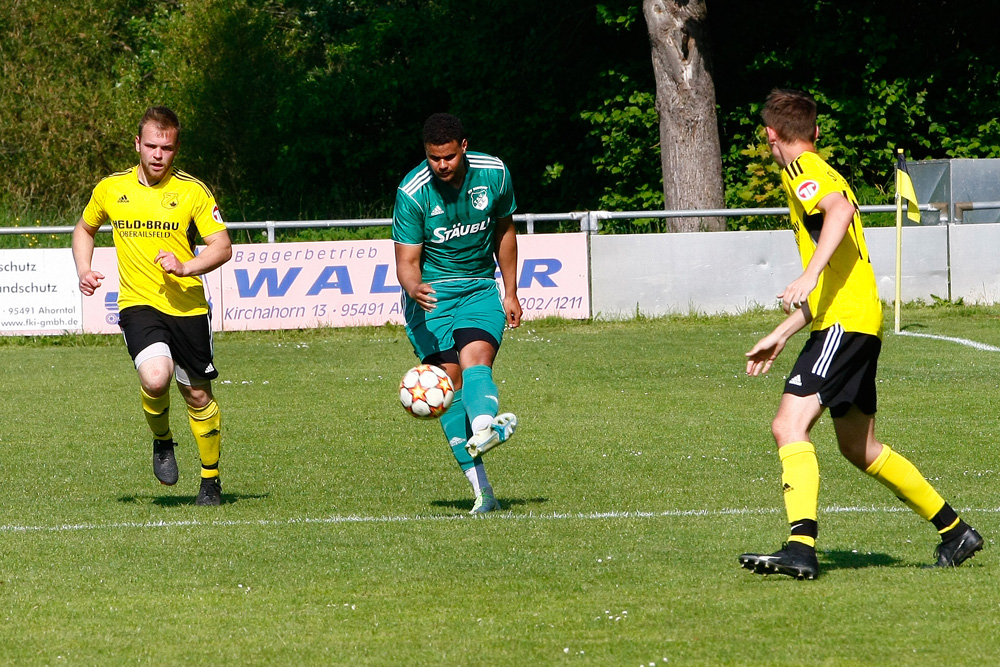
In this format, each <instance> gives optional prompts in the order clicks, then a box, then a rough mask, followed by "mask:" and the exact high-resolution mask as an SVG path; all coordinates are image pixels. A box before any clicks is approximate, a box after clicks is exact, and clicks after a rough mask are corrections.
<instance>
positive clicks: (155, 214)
mask: <svg viewBox="0 0 1000 667" xmlns="http://www.w3.org/2000/svg"><path fill="white" fill-rule="evenodd" d="M179 134H180V122H179V121H178V119H177V115H176V114H175V113H174V112H173V111H171V110H170V109H168V108H166V107H151V108H149V109H148V110H147V111H146V113H145V114H144V115H143V117H142V120H141V121H140V122H139V133H138V134H137V135H136V137H135V150H136V152H137V153H138V154H139V164H138V165H137V166H135V167H132V168H131V169H129V170H127V171H123V172H118V173H115V174H112V175H111V176H108V177H107V178H105V179H104V180H102V181H101V182H100V183H98V184H97V186H96V187H95V188H94V191H93V194H92V195H91V198H90V202H89V203H88V204H87V207H86V208H85V209H84V211H83V215H82V216H81V217H80V220H79V222H77V223H76V227H75V229H74V230H73V259H74V260H75V261H76V269H77V274H78V275H79V277H80V292H81V293H83V294H84V295H85V296H91V295H93V294H94V292H95V291H96V290H97V289H99V288H100V286H101V280H103V279H104V276H103V275H101V274H100V273H99V272H97V271H94V270H93V268H92V267H91V262H92V260H93V255H94V237H95V235H96V234H97V231H98V228H99V227H100V226H101V225H102V224H103V223H106V222H107V223H110V224H111V226H112V228H113V232H114V242H115V251H116V253H117V256H118V273H119V277H120V281H121V287H120V291H119V296H118V307H119V310H120V320H119V325H120V326H121V330H122V334H123V335H124V337H125V343H126V345H127V346H128V351H129V354H130V355H131V356H132V360H133V361H134V362H135V368H136V370H137V371H138V374H139V393H140V396H141V399H142V408H143V412H144V413H145V416H146V421H147V423H148V424H149V428H150V429H151V430H152V432H153V473H154V474H155V475H156V478H157V479H158V480H159V481H160V482H161V483H163V484H166V485H173V484H176V483H177V478H178V472H177V461H176V459H175V457H174V445H175V443H174V439H173V435H172V433H171V431H170V417H169V408H170V380H171V378H174V379H175V380H176V382H177V388H178V389H179V390H180V392H181V395H182V396H183V397H184V401H185V403H186V404H187V413H188V422H189V424H190V426H191V432H192V433H193V434H194V437H195V441H196V442H197V443H198V451H199V455H200V458H201V487H200V489H199V492H198V497H197V500H196V501H195V502H196V503H197V504H198V505H219V504H220V503H221V502H222V486H221V483H220V481H219V451H220V440H221V425H222V418H221V414H220V412H219V406H218V404H217V403H216V402H215V398H214V396H213V395H212V380H213V379H215V378H216V377H218V375H219V373H218V371H217V370H216V368H215V364H214V360H213V347H212V323H211V312H210V310H209V306H208V302H207V301H206V299H205V290H204V287H203V286H202V281H201V278H200V277H199V276H201V275H203V274H206V273H208V272H210V271H212V270H213V269H215V268H217V267H219V266H221V265H223V264H224V263H226V262H227V261H228V260H229V258H230V257H231V256H232V245H231V243H230V240H229V232H228V231H226V226H225V224H224V223H223V221H222V216H221V214H220V213H219V207H218V206H217V205H216V203H215V198H214V197H213V196H212V193H211V192H210V191H209V189H208V188H207V187H206V186H205V184H204V183H202V182H201V181H199V180H197V179H196V178H193V177H192V176H190V175H188V174H186V173H184V172H183V171H180V170H177V169H174V167H173V161H174V157H175V156H176V155H177V149H178V146H179V141H180V139H179ZM199 235H200V236H201V238H202V239H203V240H204V242H205V248H204V249H203V250H202V251H201V252H200V253H199V254H197V255H196V254H195V240H196V238H197V236H199Z"/></svg>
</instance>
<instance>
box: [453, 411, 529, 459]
mask: <svg viewBox="0 0 1000 667" xmlns="http://www.w3.org/2000/svg"><path fill="white" fill-rule="evenodd" d="M516 428H517V417H515V416H514V414H513V413H511V412H505V413H503V414H500V415H497V416H496V417H495V418H494V419H493V423H492V424H490V425H489V426H487V427H486V428H484V429H483V430H481V431H477V432H476V434H475V435H473V436H472V437H471V438H469V441H468V442H467V443H465V451H467V452H469V456H471V457H472V458H476V457H477V456H482V455H483V454H485V453H486V452H488V451H490V450H491V449H493V448H494V447H496V446H497V445H500V444H503V443H505V442H507V441H508V440H510V437H511V436H512V435H514V429H516Z"/></svg>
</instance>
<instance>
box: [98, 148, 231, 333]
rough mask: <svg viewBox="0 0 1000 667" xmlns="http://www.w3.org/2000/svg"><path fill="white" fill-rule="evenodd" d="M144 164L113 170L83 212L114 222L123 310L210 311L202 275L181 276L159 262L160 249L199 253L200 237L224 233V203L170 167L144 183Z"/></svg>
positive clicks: (186, 255) (182, 257) (184, 255)
mask: <svg viewBox="0 0 1000 667" xmlns="http://www.w3.org/2000/svg"><path fill="white" fill-rule="evenodd" d="M138 173H139V167H138V166H135V167H132V168H131V169H129V170H128V171H122V172H117V173H114V174H111V175H110V176H108V177H107V178H105V179H104V180H102V181H101V182H100V183H98V184H97V187H95V188H94V192H93V194H92V195H91V197H90V202H88V203H87V208H86V209H84V211H83V220H84V222H85V223H86V224H88V225H90V226H91V227H100V226H101V225H102V224H104V223H105V222H110V223H111V227H112V228H113V230H114V241H115V251H116V252H117V255H118V275H119V278H120V281H121V286H120V288H119V292H118V308H119V309H123V308H127V307H129V306H152V307H153V308H156V309H157V310H159V311H160V312H163V313H166V314H168V315H182V316H183V315H204V314H205V313H207V312H208V302H207V301H206V300H205V289H204V287H203V285H202V282H201V277H200V276H184V277H177V276H172V275H170V274H168V273H166V272H165V271H164V270H163V269H162V268H160V265H159V264H157V263H156V262H154V261H153V260H154V259H155V258H156V255H157V254H158V253H159V252H160V250H165V251H167V252H172V253H174V255H176V257H177V259H178V260H179V261H181V262H186V261H188V260H190V259H192V258H193V257H194V250H195V239H196V238H197V235H198V234H200V235H201V237H202V238H205V237H206V236H210V235H211V234H215V233H218V232H221V231H225V229H226V225H225V223H224V222H223V221H222V215H221V214H220V213H219V207H218V205H217V204H216V203H215V197H213V196H212V193H211V191H209V189H208V187H206V185H205V184H204V183H202V182H201V181H199V180H198V179H196V178H194V177H193V176H191V175H189V174H186V173H184V172H183V171H180V170H178V169H174V168H173V167H171V169H170V171H169V172H168V173H167V174H166V175H165V176H164V177H163V178H162V179H161V180H160V182H159V183H157V184H156V185H153V186H148V185H143V184H142V183H140V182H139V176H138Z"/></svg>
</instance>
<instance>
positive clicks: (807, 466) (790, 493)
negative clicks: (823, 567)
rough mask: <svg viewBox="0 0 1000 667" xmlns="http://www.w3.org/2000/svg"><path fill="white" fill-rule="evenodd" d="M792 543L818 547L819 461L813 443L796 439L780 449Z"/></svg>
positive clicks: (783, 487)
mask: <svg viewBox="0 0 1000 667" xmlns="http://www.w3.org/2000/svg"><path fill="white" fill-rule="evenodd" d="M778 458H779V459H781V486H782V490H783V491H784V495H785V512H786V513H787V515H788V524H789V526H790V527H791V537H789V538H788V540H789V541H790V542H801V543H802V544H805V545H806V546H810V547H815V546H816V535H817V527H818V526H817V523H816V518H817V506H818V504H819V462H818V461H817V460H816V448H815V447H813V444H812V443H811V442H805V441H803V442H792V443H789V444H787V445H785V446H784V447H781V448H779V449H778Z"/></svg>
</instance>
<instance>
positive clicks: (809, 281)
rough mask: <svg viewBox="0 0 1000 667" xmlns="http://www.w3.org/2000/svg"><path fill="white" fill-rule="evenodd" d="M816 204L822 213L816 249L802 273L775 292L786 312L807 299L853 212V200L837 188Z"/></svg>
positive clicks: (843, 234)
mask: <svg viewBox="0 0 1000 667" xmlns="http://www.w3.org/2000/svg"><path fill="white" fill-rule="evenodd" d="M816 208H818V209H819V210H820V212H821V213H822V214H823V229H822V230H821V231H820V233H819V240H818V241H817V242H816V252H814V253H813V256H812V257H811V258H810V259H809V264H808V265H807V266H806V268H805V270H804V271H803V272H802V275H801V276H799V277H798V278H796V279H795V280H793V281H792V282H791V283H789V284H788V286H787V287H786V288H785V291H784V292H782V293H781V294H779V295H778V298H780V299H781V307H782V308H784V310H785V312H786V313H790V312H791V311H792V308H794V307H796V306H801V305H802V304H804V303H806V302H807V301H808V300H809V294H810V293H812V291H813V290H814V289H816V285H817V284H818V283H819V276H820V274H821V273H822V272H823V269H824V268H826V265H827V264H828V263H829V261H830V258H831V257H833V253H834V252H836V250H837V247H838V246H840V242H841V241H843V240H844V236H845V235H846V234H847V229H848V228H849V227H850V226H851V222H853V221H854V214H855V212H856V211H855V210H854V204H852V203H851V202H850V200H849V199H848V198H847V197H845V196H844V195H842V194H841V193H839V192H831V193H830V194H828V195H826V196H825V197H823V199H821V200H820V201H819V203H818V204H817V205H816Z"/></svg>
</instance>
